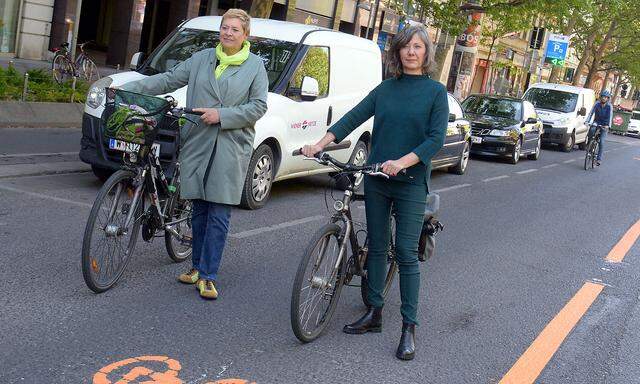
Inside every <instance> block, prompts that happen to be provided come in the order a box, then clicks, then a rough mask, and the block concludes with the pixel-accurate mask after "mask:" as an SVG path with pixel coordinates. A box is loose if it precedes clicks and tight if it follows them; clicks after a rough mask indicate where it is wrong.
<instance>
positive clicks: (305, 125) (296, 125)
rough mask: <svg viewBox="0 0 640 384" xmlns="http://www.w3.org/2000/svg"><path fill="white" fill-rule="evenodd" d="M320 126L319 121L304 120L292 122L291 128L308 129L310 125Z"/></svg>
mask: <svg viewBox="0 0 640 384" xmlns="http://www.w3.org/2000/svg"><path fill="white" fill-rule="evenodd" d="M316 126H318V122H317V121H307V120H305V121H302V122H299V123H293V124H291V129H307V128H309V127H316Z"/></svg>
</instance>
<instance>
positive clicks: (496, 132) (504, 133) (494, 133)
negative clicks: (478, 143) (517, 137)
mask: <svg viewBox="0 0 640 384" xmlns="http://www.w3.org/2000/svg"><path fill="white" fill-rule="evenodd" d="M489 135H491V136H499V137H507V136H509V131H503V130H502V129H493V130H491V132H489Z"/></svg>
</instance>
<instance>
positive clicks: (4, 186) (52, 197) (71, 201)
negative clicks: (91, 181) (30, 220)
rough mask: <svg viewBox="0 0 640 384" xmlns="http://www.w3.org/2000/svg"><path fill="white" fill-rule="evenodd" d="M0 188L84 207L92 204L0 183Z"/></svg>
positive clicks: (89, 206)
mask: <svg viewBox="0 0 640 384" xmlns="http://www.w3.org/2000/svg"><path fill="white" fill-rule="evenodd" d="M0 189H1V190H5V191H9V192H15V193H19V194H21V195H28V196H33V197H39V198H41V199H47V200H53V201H57V202H59V203H67V204H73V205H78V206H80V207H85V208H91V207H92V206H93V205H92V204H88V203H82V202H80V201H73V200H68V199H63V198H60V197H55V196H49V195H45V194H43V193H37V192H30V191H25V190H23V189H18V188H13V187H8V186H6V185H0Z"/></svg>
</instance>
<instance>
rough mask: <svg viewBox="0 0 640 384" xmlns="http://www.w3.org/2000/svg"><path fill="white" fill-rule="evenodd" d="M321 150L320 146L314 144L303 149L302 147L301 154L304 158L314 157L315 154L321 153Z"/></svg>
mask: <svg viewBox="0 0 640 384" xmlns="http://www.w3.org/2000/svg"><path fill="white" fill-rule="evenodd" d="M322 150H323V148H322V146H320V145H318V144H314V145H305V146H304V147H302V151H301V152H302V154H303V155H305V156H306V157H314V156H315V155H316V153H318V152H322Z"/></svg>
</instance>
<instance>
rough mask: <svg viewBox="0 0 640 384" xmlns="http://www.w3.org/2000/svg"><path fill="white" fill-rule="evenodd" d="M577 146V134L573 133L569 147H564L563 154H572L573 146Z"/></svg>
mask: <svg viewBox="0 0 640 384" xmlns="http://www.w3.org/2000/svg"><path fill="white" fill-rule="evenodd" d="M574 145H576V134H575V133H573V134H572V135H571V138H570V139H569V142H568V143H567V145H564V146H562V152H571V151H572V150H573V146H574Z"/></svg>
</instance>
